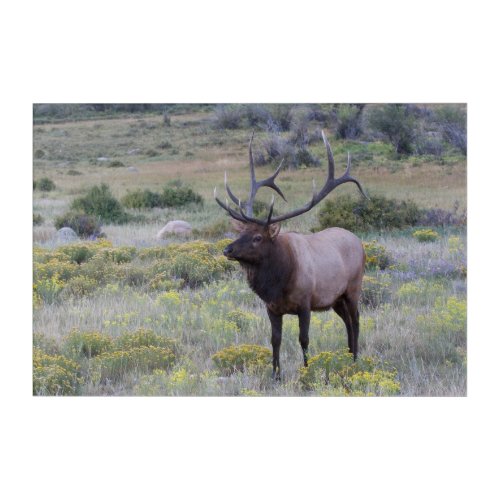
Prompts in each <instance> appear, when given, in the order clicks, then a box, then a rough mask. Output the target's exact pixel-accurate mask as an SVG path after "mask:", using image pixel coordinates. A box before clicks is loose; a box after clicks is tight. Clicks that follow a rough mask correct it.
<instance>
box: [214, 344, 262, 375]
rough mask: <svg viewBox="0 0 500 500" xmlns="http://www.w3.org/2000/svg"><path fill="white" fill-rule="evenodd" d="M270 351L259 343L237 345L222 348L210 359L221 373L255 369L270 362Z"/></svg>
mask: <svg viewBox="0 0 500 500" xmlns="http://www.w3.org/2000/svg"><path fill="white" fill-rule="evenodd" d="M271 359H272V353H271V351H270V350H269V349H268V348H267V347H262V346H260V345H248V344H244V345H237V346H230V347H226V348H225V349H222V350H221V351H219V352H217V353H215V354H214V355H213V356H212V361H213V362H214V364H215V366H216V367H217V369H218V370H219V372H220V373H221V374H222V375H226V376H227V375H231V374H232V373H235V372H237V371H239V372H245V371H255V370H257V369H262V368H263V367H265V366H267V365H269V364H270V363H271Z"/></svg>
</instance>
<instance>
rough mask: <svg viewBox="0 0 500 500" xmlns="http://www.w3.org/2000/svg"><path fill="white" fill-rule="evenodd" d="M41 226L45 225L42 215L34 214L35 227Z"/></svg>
mask: <svg viewBox="0 0 500 500" xmlns="http://www.w3.org/2000/svg"><path fill="white" fill-rule="evenodd" d="M40 224H43V217H42V216H41V215H40V214H35V213H34V214H33V225H34V226H39V225H40Z"/></svg>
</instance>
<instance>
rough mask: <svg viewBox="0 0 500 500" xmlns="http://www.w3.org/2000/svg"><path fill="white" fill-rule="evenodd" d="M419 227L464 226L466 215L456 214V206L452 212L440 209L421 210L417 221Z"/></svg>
mask: <svg viewBox="0 0 500 500" xmlns="http://www.w3.org/2000/svg"><path fill="white" fill-rule="evenodd" d="M418 224H419V225H421V226H435V227H444V226H465V225H466V224H467V214H466V213H465V211H463V212H461V213H459V212H458V204H456V205H455V207H454V209H453V210H452V211H449V210H443V209H442V208H429V209H427V210H423V211H422V213H421V216H420V218H419V220H418Z"/></svg>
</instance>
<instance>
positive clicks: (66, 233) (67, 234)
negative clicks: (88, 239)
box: [56, 227, 78, 243]
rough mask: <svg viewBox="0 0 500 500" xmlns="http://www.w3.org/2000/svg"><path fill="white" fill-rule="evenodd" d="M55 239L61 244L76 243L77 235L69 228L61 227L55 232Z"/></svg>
mask: <svg viewBox="0 0 500 500" xmlns="http://www.w3.org/2000/svg"><path fill="white" fill-rule="evenodd" d="M56 238H57V241H59V242H61V243H68V242H70V241H76V240H77V239H78V235H77V234H76V233H75V231H73V229H71V228H70V227H62V228H61V229H59V231H57V234H56Z"/></svg>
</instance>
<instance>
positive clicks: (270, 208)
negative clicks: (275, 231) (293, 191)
mask: <svg viewBox="0 0 500 500" xmlns="http://www.w3.org/2000/svg"><path fill="white" fill-rule="evenodd" d="M273 209H274V195H273V197H272V198H271V205H270V206H269V215H268V216H267V222H266V226H269V224H270V223H271V219H272V217H273Z"/></svg>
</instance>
